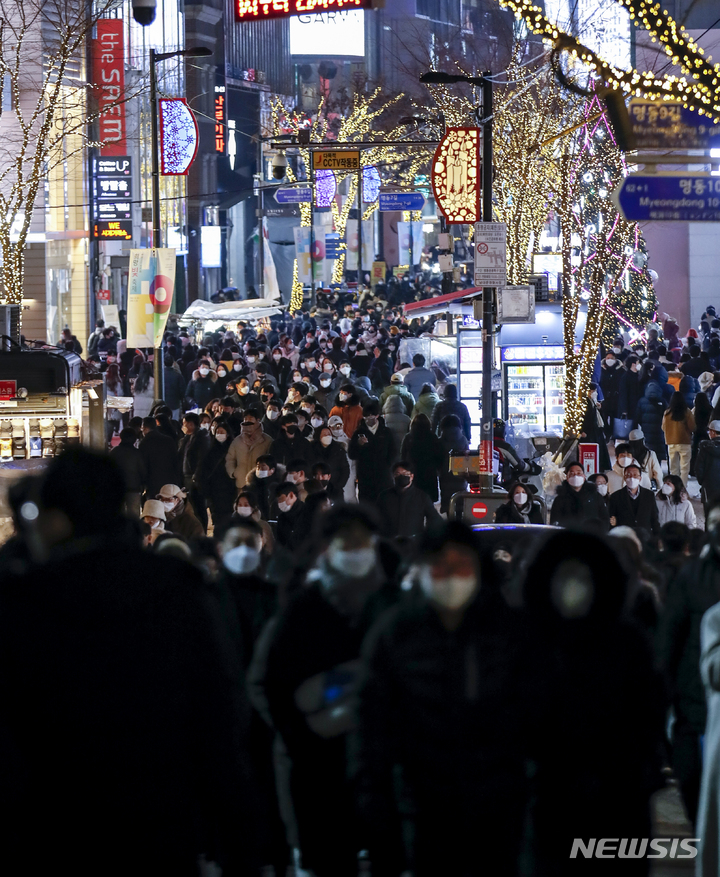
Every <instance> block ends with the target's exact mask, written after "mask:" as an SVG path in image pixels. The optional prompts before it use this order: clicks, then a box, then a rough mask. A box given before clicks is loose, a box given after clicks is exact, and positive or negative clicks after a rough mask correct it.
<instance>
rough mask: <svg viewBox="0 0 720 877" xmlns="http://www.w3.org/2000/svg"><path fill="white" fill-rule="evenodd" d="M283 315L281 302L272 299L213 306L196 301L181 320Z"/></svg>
mask: <svg viewBox="0 0 720 877" xmlns="http://www.w3.org/2000/svg"><path fill="white" fill-rule="evenodd" d="M280 313H282V305H281V303H280V302H277V301H275V299H271V298H250V299H245V300H243V301H225V302H221V303H220V304H213V303H212V302H209V301H201V300H200V299H198V300H197V301H194V302H193V303H192V304H191V305H190V307H189V308H188V309H187V310H186V311H185V313H184V314H183V315H182V317H180V319H181V320H219V321H222V322H231V321H237V320H259V319H260V318H261V317H268V316H272V315H273V314H280Z"/></svg>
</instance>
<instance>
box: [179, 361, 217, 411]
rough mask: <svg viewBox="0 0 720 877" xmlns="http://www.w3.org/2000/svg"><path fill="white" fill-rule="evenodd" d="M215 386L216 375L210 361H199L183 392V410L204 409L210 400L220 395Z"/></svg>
mask: <svg viewBox="0 0 720 877" xmlns="http://www.w3.org/2000/svg"><path fill="white" fill-rule="evenodd" d="M216 384H217V373H216V372H215V371H214V369H212V368H211V366H210V361H209V360H208V359H201V360H200V362H199V363H198V367H197V368H196V369H195V371H194V372H193V373H192V378H191V379H190V381H189V383H188V385H187V388H186V390H185V410H186V411H187V410H188V408H205V406H206V405H207V404H208V402H209V401H210V400H211V399H214V398H216V397H217V396H219V395H220V388H219V387H218V386H216Z"/></svg>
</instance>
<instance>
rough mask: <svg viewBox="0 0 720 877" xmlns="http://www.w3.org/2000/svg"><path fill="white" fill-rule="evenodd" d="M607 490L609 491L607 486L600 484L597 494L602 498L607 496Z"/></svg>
mask: <svg viewBox="0 0 720 877" xmlns="http://www.w3.org/2000/svg"><path fill="white" fill-rule="evenodd" d="M607 489H608V486H607V484H598V485H597V492H598V493H599V494H600V496H607Z"/></svg>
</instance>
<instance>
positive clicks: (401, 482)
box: [395, 475, 410, 488]
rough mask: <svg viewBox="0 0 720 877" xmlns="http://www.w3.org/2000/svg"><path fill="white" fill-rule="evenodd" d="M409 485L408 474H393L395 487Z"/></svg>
mask: <svg viewBox="0 0 720 877" xmlns="http://www.w3.org/2000/svg"><path fill="white" fill-rule="evenodd" d="M409 485H410V476H409V475H396V476H395V487H400V488H403V487H408V486H409Z"/></svg>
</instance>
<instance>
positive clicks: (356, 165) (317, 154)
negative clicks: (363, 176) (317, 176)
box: [312, 149, 360, 171]
mask: <svg viewBox="0 0 720 877" xmlns="http://www.w3.org/2000/svg"><path fill="white" fill-rule="evenodd" d="M312 156H313V170H316V171H359V170H360V150H359V149H316V150H315V151H314V152H313V154H312Z"/></svg>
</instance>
